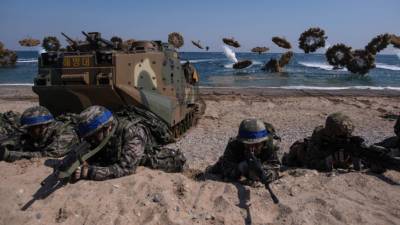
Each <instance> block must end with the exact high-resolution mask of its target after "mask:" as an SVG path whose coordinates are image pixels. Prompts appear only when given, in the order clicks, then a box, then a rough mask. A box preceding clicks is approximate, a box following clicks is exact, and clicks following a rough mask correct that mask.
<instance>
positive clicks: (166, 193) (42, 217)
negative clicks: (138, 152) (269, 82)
mask: <svg viewBox="0 0 400 225" xmlns="http://www.w3.org/2000/svg"><path fill="white" fill-rule="evenodd" d="M201 93H202V98H203V99H204V100H205V103H206V110H205V113H204V115H203V117H202V119H201V120H200V121H199V124H198V125H197V126H196V127H195V128H193V129H191V130H190V131H189V132H188V133H186V134H185V135H184V136H183V137H182V138H181V139H180V140H179V141H178V142H177V143H174V144H171V146H172V147H176V148H180V149H181V150H183V152H184V153H185V155H186V157H187V159H188V166H189V168H190V171H189V172H186V173H184V174H167V173H163V172H160V171H155V170H150V169H147V168H139V169H138V171H137V173H136V174H134V175H131V176H127V177H123V178H119V179H114V180H109V181H104V182H93V181H80V182H78V183H76V184H69V185H66V186H65V187H63V188H61V189H59V190H57V191H56V192H55V193H53V194H52V195H51V196H49V197H48V198H46V199H44V200H38V201H36V202H35V203H34V204H33V205H32V206H31V207H30V208H29V209H27V210H26V211H21V210H20V209H21V207H22V206H23V205H24V204H26V203H27V202H28V201H29V200H30V199H31V196H32V194H33V193H35V191H36V190H37V189H38V188H39V187H40V182H41V181H42V180H43V179H44V178H46V177H47V176H48V175H49V174H50V173H51V169H50V168H47V167H45V166H43V162H44V159H40V160H30V161H29V160H22V161H19V162H16V163H5V162H0V170H1V171H2V173H1V174H0V180H1V181H2V182H1V183H0V200H1V202H2V204H0V225H3V224H4V225H6V224H7V225H9V224H121V225H122V224H260V225H261V224H400V185H399V183H400V172H396V171H387V172H386V173H385V174H383V175H382V176H378V175H374V174H370V173H364V172H362V173H356V172H351V173H343V174H339V173H319V172H317V171H314V170H304V169H295V170H288V171H285V172H283V174H282V178H281V179H280V180H278V181H275V182H274V183H272V184H271V188H272V189H273V191H274V192H275V194H276V195H277V196H278V197H279V199H280V203H279V204H274V203H273V202H272V200H271V198H270V196H269V193H268V191H267V190H265V189H264V188H262V187H261V188H253V187H248V186H243V185H241V184H232V183H224V182H221V181H218V180H212V179H205V180H198V179H194V177H193V173H195V171H201V170H204V169H205V168H206V166H208V165H210V164H213V163H214V162H215V161H216V160H217V159H218V157H219V156H220V155H221V154H222V152H223V151H224V147H225V145H226V143H227V141H228V139H229V137H232V136H235V135H236V133H237V129H238V125H239V123H240V121H241V120H242V119H244V118H248V117H256V118H260V119H263V120H265V121H267V122H270V123H272V124H273V125H274V126H275V128H276V129H277V131H278V135H280V136H281V138H282V142H281V143H280V147H281V152H280V154H283V152H286V151H288V149H289V146H290V145H291V144H292V143H293V142H294V141H296V140H298V139H301V138H304V137H306V136H309V135H311V132H312V130H313V129H314V127H315V126H318V125H321V124H323V123H324V121H325V118H326V116H327V115H328V114H330V113H332V112H343V113H345V114H347V115H348V116H350V117H351V118H352V119H353V121H354V124H355V126H356V130H355V134H357V135H361V136H363V137H364V138H365V139H366V140H367V142H368V143H374V142H378V141H380V140H382V139H384V138H387V137H390V136H393V135H394V133H393V125H394V121H393V120H391V118H392V117H394V116H396V115H399V113H400V92H399V91H391V90H381V91H380V90H376V91H371V90H340V91H339V90H336V91H335V90H330V91H328V90H326V91H319V90H284V89H267V88H264V89H261V88H260V89H251V90H248V89H229V88H227V89H213V88H203V89H201ZM36 104H38V99H37V97H36V96H35V94H34V93H32V91H31V90H30V87H25V86H20V87H11V86H5V87H0V111H1V112H4V111H7V110H16V111H20V112H22V111H23V110H24V109H26V108H27V107H30V106H32V105H36Z"/></svg>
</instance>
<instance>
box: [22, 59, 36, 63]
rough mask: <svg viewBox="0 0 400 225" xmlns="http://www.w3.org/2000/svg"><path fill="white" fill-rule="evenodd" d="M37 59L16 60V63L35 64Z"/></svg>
mask: <svg viewBox="0 0 400 225" xmlns="http://www.w3.org/2000/svg"><path fill="white" fill-rule="evenodd" d="M37 62H38V59H36V58H29V59H18V60H17V63H37Z"/></svg>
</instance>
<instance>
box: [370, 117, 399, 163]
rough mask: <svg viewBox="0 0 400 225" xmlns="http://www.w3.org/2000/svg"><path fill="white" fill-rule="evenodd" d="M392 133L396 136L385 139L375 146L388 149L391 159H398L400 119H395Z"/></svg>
mask: <svg viewBox="0 0 400 225" xmlns="http://www.w3.org/2000/svg"><path fill="white" fill-rule="evenodd" d="M394 133H395V134H396V136H394V137H390V138H387V139H385V140H383V141H381V142H379V143H376V144H375V145H377V146H381V147H384V148H386V149H388V150H389V151H390V155H391V156H393V157H400V117H398V118H397V121H396V124H395V125H394Z"/></svg>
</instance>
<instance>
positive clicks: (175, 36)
mask: <svg viewBox="0 0 400 225" xmlns="http://www.w3.org/2000/svg"><path fill="white" fill-rule="evenodd" d="M168 43H169V44H170V45H172V46H174V47H175V48H180V47H182V46H183V44H184V43H185V42H184V40H183V36H182V34H180V33H178V32H172V33H170V34H169V35H168Z"/></svg>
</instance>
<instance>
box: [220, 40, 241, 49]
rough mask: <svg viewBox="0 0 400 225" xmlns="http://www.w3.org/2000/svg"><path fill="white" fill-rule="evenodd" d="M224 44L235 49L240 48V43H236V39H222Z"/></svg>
mask: <svg viewBox="0 0 400 225" xmlns="http://www.w3.org/2000/svg"><path fill="white" fill-rule="evenodd" d="M222 42H224V43H225V44H226V45H229V46H232V47H234V48H239V47H240V44H239V42H238V41H236V40H235V39H234V38H222Z"/></svg>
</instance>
